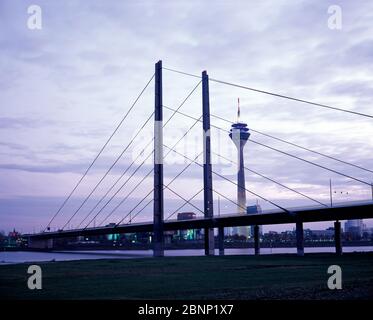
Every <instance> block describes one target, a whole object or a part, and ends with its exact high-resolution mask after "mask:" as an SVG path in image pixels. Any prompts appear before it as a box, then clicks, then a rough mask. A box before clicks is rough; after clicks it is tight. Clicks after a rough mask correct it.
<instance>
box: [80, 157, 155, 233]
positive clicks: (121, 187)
mask: <svg viewBox="0 0 373 320" xmlns="http://www.w3.org/2000/svg"><path fill="white" fill-rule="evenodd" d="M153 153H154V150H153V151H152V152H151V153H149V154H148V156H147V157H146V158H145V159H144V160H143V161H142V163H141V164H140V165H138V166H137V168H136V169H135V170H134V171H133V172H132V173H131V175H130V176H129V177H128V178H127V179H126V180H125V181H124V182H123V184H122V185H121V186H120V187H119V189H118V190H117V191H115V193H114V194H113V195H112V196H111V197H110V199H109V200H108V201H106V202H105V204H104V205H103V206H102V207H101V209H100V210H99V211H98V212H97V213H96V215H95V216H94V217H93V218H92V219H91V220H90V221H89V222H88V224H87V225H86V227H85V228H84V229H86V228H87V227H88V226H89V225H90V224H91V223H92V221H93V220H95V219H96V218H97V217H98V215H99V214H100V213H101V212H102V211H103V210H104V209H105V208H106V206H107V205H108V204H109V203H110V202H111V201H112V200H113V199H114V197H115V196H116V195H117V194H118V193H119V192H120V191H121V190H122V189H123V188H124V186H125V185H126V184H127V183H128V181H129V180H130V179H131V178H132V177H133V176H134V175H135V174H136V172H137V171H138V170H140V168H141V167H142V166H143V165H144V164H145V162H146V161H147V160H148V159H149V158H150V156H151V155H152V154H153ZM149 174H150V173H149Z"/></svg>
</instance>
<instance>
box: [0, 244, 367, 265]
mask: <svg viewBox="0 0 373 320" xmlns="http://www.w3.org/2000/svg"><path fill="white" fill-rule="evenodd" d="M304 251H305V253H317V252H319V253H321V252H334V251H335V248H334V247H317V248H307V247H306V248H305V249H304ZM366 251H373V246H361V247H344V248H343V252H366ZM260 253H261V254H283V253H293V254H295V253H296V248H261V250H260ZM203 254H204V250H199V249H191V250H188V249H186V250H166V251H165V256H168V257H175V256H202V255H203ZM216 254H219V252H218V250H216ZM225 254H226V255H243V254H248V255H252V254H254V249H252V248H249V249H225ZM152 255H153V252H152V251H151V250H96V251H54V252H34V251H9V252H0V265H4V264H16V263H30V262H48V261H70V260H87V259H133V258H150V257H152Z"/></svg>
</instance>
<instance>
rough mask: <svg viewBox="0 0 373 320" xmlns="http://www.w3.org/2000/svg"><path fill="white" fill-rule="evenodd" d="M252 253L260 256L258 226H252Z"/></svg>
mask: <svg viewBox="0 0 373 320" xmlns="http://www.w3.org/2000/svg"><path fill="white" fill-rule="evenodd" d="M254 252H255V255H256V256H258V255H260V239H259V226H258V225H255V226H254Z"/></svg>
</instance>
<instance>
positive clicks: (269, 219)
mask: <svg viewBox="0 0 373 320" xmlns="http://www.w3.org/2000/svg"><path fill="white" fill-rule="evenodd" d="M289 211H290V212H291V213H285V212H283V211H280V210H279V211H272V212H268V213H261V214H252V215H246V214H245V215H242V214H241V215H238V214H233V215H222V216H218V217H214V218H197V219H193V220H181V221H178V220H170V221H165V222H164V230H165V231H170V230H183V229H202V228H218V227H235V226H250V225H270V224H285V223H296V222H297V221H300V222H318V221H335V220H348V219H368V218H373V201H366V202H357V203H354V204H349V205H339V206H334V207H332V208H327V207H308V208H294V209H293V210H289ZM152 231H153V222H143V223H132V224H123V225H119V226H115V227H114V226H106V227H97V228H87V229H75V230H66V231H59V232H44V233H38V234H29V235H25V236H28V237H30V238H34V239H53V238H67V237H76V236H90V235H91V236H92V235H102V234H113V233H135V232H152Z"/></svg>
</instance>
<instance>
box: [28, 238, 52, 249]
mask: <svg viewBox="0 0 373 320" xmlns="http://www.w3.org/2000/svg"><path fill="white" fill-rule="evenodd" d="M28 247H29V248H31V249H48V250H52V249H53V239H34V238H32V237H30V238H29V239H28Z"/></svg>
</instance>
